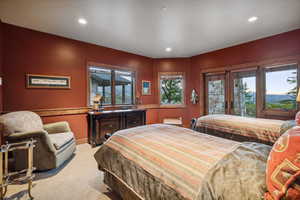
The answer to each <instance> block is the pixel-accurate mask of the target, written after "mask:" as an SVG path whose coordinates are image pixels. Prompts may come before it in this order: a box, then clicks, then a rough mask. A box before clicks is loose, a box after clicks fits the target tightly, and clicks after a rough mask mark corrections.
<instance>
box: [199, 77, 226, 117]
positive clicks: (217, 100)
mask: <svg viewBox="0 0 300 200" xmlns="http://www.w3.org/2000/svg"><path fill="white" fill-rule="evenodd" d="M205 80H206V81H205V82H206V94H207V95H206V113H207V114H226V113H228V101H227V99H228V95H227V93H228V92H227V89H228V87H226V85H227V79H226V73H225V72H224V73H218V74H206V76H205Z"/></svg>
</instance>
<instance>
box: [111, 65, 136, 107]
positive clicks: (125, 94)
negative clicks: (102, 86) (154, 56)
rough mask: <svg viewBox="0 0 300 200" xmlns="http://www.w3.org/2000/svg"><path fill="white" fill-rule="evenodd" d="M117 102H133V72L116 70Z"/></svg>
mask: <svg viewBox="0 0 300 200" xmlns="http://www.w3.org/2000/svg"><path fill="white" fill-rule="evenodd" d="M115 94H116V104H133V73H132V72H125V71H115Z"/></svg>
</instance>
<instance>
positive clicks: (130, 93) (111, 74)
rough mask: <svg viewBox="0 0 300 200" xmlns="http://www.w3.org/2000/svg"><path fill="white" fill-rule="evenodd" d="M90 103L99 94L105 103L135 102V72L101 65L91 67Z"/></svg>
mask: <svg viewBox="0 0 300 200" xmlns="http://www.w3.org/2000/svg"><path fill="white" fill-rule="evenodd" d="M89 83H90V91H89V92H90V95H89V102H90V105H92V103H93V97H95V96H96V95H97V94H100V95H101V96H102V104H103V105H131V104H134V73H133V72H130V71H121V70H114V69H107V68H101V67H89Z"/></svg>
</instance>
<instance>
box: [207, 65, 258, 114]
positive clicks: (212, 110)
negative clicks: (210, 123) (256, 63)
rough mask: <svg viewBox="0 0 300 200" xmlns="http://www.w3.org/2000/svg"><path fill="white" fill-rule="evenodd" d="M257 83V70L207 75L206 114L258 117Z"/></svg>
mask: <svg viewBox="0 0 300 200" xmlns="http://www.w3.org/2000/svg"><path fill="white" fill-rule="evenodd" d="M256 82H257V80H256V69H248V70H247V71H245V70H243V71H238V70H237V71H227V72H221V73H208V74H206V75H205V83H206V114H233V115H240V116H248V117H256V110H257V109H256V87H257V83H256Z"/></svg>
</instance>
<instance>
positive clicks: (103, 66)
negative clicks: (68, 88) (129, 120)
mask: <svg viewBox="0 0 300 200" xmlns="http://www.w3.org/2000/svg"><path fill="white" fill-rule="evenodd" d="M91 67H94V68H100V69H107V70H111V104H104V105H103V107H123V106H135V105H136V98H135V94H136V89H137V85H136V84H137V83H136V82H137V73H136V71H135V70H133V69H131V68H128V67H121V66H114V65H107V64H101V63H95V62H88V63H87V68H86V70H87V106H88V107H91V106H92V105H91V104H90V98H91V94H90V74H91V73H90V68H91ZM115 71H121V72H130V73H132V86H133V88H132V97H131V101H132V104H116V95H115V91H116V90H115Z"/></svg>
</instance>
